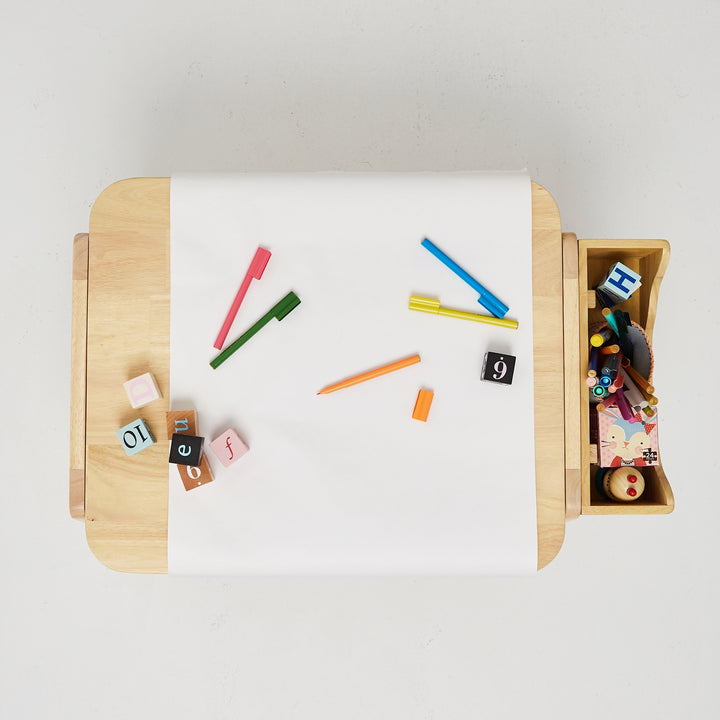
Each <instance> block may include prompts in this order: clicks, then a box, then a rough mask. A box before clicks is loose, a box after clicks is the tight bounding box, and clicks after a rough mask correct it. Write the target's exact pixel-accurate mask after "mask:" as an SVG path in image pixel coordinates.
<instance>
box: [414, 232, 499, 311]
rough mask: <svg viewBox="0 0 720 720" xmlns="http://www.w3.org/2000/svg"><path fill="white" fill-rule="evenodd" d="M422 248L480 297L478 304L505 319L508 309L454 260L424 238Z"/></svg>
mask: <svg viewBox="0 0 720 720" xmlns="http://www.w3.org/2000/svg"><path fill="white" fill-rule="evenodd" d="M420 244H421V245H422V246H423V247H424V248H426V249H427V250H429V251H430V252H431V253H432V254H433V255H434V256H435V257H436V258H437V259H438V260H439V261H440V262H441V263H442V264H443V265H446V266H447V267H449V268H450V269H451V270H452V271H453V272H454V273H455V274H456V275H457V276H458V277H459V278H460V279H461V280H464V281H465V282H466V283H467V284H468V285H469V286H470V287H471V288H472V289H473V290H475V291H476V292H477V293H478V294H479V295H480V297H479V298H478V302H479V303H480V304H481V305H482V306H483V307H484V308H486V309H487V310H489V311H490V312H491V313H492V314H493V315H495V317H499V318H501V317H505V315H506V314H507V311H508V310H509V309H510V308H508V306H507V305H505V304H504V303H501V302H500V301H499V300H498V299H497V298H496V297H495V296H494V295H493V294H492V293H491V292H489V291H488V290H486V289H485V288H484V287H483V286H482V285H481V284H480V283H479V282H478V281H477V280H476V279H475V278H474V277H473V276H472V275H469V274H468V273H466V272H465V270H463V269H462V268H461V267H460V266H459V265H458V264H457V263H456V262H455V261H454V260H451V259H450V258H449V257H448V256H447V255H446V254H445V253H444V252H443V251H442V250H440V248H438V247H437V246H436V245H433V243H431V242H430V240H428V239H427V238H425V239H424V240H423V241H422V243H420Z"/></svg>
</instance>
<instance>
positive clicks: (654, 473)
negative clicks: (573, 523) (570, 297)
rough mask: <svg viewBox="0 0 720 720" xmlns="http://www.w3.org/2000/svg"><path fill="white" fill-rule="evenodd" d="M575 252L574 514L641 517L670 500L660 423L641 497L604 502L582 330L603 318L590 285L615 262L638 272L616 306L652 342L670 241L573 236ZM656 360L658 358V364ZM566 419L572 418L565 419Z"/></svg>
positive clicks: (668, 506) (668, 507)
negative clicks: (633, 287)
mask: <svg viewBox="0 0 720 720" xmlns="http://www.w3.org/2000/svg"><path fill="white" fill-rule="evenodd" d="M577 252H578V264H577V267H578V287H577V290H578V293H577V297H578V317H579V327H578V333H579V338H580V347H579V358H578V359H579V375H580V377H579V383H580V403H579V404H580V408H579V409H580V442H579V445H580V447H579V450H580V486H581V498H580V503H581V507H580V512H581V513H582V514H583V515H643V514H662V513H669V512H672V510H673V507H674V505H675V501H674V498H673V493H672V489H671V488H670V484H669V483H668V480H667V478H666V477H665V473H664V471H663V468H662V427H661V428H660V431H659V445H660V453H659V460H660V464H659V465H656V466H652V467H643V468H642V469H641V470H642V474H643V477H644V478H645V483H646V486H645V492H644V493H643V495H642V496H641V497H640V498H639V499H638V500H636V501H634V502H630V503H620V502H613V501H611V500H608V499H606V498H604V497H602V496H601V495H600V493H598V491H597V489H596V487H595V473H596V471H597V466H596V465H595V464H593V457H594V452H593V450H594V448H591V444H590V412H591V410H592V408H591V404H590V398H589V393H588V392H587V388H586V386H585V379H586V377H587V366H588V357H589V349H588V341H589V333H588V328H589V326H591V325H592V324H594V323H598V322H602V321H603V317H602V314H601V309H602V308H601V306H599V305H598V304H597V303H596V299H595V292H594V291H593V288H594V287H595V286H596V285H598V284H599V283H600V282H601V281H602V279H603V278H604V276H605V274H606V273H607V271H608V269H609V268H610V266H611V265H612V264H613V263H615V262H618V261H619V262H622V263H623V264H625V265H627V267H629V268H630V269H632V270H634V271H635V272H637V273H638V274H639V275H641V276H642V285H641V287H640V288H639V289H638V290H637V291H636V292H635V293H633V295H631V296H630V298H629V299H628V300H626V301H625V302H624V303H622V304H621V305H619V307H620V308H621V309H622V310H624V311H626V312H628V313H629V314H630V317H631V318H632V320H633V321H634V322H636V323H637V324H638V325H640V326H642V327H643V328H644V329H645V333H646V335H647V337H648V340H649V341H650V342H651V343H652V333H653V326H654V324H655V312H656V309H657V298H658V292H659V290H660V283H661V281H662V278H663V275H664V274H665V269H666V268H667V265H668V262H669V260H670V245H669V244H668V242H667V241H666V240H579V241H577ZM662 360H663V359H662V358H659V362H662ZM656 361H658V358H656ZM660 392H662V389H660ZM660 405H662V402H661V403H660ZM660 415H661V416H662V409H660ZM570 422H572V419H571V418H570ZM661 424H662V420H661Z"/></svg>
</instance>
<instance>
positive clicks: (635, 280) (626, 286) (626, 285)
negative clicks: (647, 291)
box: [596, 262, 642, 303]
mask: <svg viewBox="0 0 720 720" xmlns="http://www.w3.org/2000/svg"><path fill="white" fill-rule="evenodd" d="M640 279H641V278H640V275H638V274H637V273H636V272H633V271H632V270H631V269H630V268H629V267H627V266H626V265H623V264H622V263H621V262H616V263H615V264H614V265H613V266H612V267H611V268H610V269H609V270H608V271H607V274H606V275H605V279H604V280H603V281H602V282H601V283H600V284H599V285H598V286H597V288H596V290H599V291H600V292H601V293H604V294H605V295H609V296H610V297H611V299H613V300H615V301H616V302H618V303H620V302H623V301H624V300H627V299H628V298H629V297H630V296H631V295H632V294H633V293H634V292H635V291H636V290H637V289H638V288H639V287H640V285H642V283H641V282H640Z"/></svg>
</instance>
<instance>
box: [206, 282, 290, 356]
mask: <svg viewBox="0 0 720 720" xmlns="http://www.w3.org/2000/svg"><path fill="white" fill-rule="evenodd" d="M299 304H300V298H299V297H298V296H297V295H296V294H295V293H294V292H292V290H291V291H290V292H289V293H288V294H287V295H286V296H285V297H284V298H283V299H282V300H281V301H280V302H279V303H277V305H273V307H272V308H270V310H268V311H267V312H266V313H265V314H264V315H263V316H262V317H261V318H260V319H259V320H258V321H257V322H256V323H255V324H254V325H253V326H252V327H250V328H248V329H247V330H246V331H245V332H244V333H243V334H242V335H241V336H240V337H239V338H238V339H237V340H236V341H235V342H234V343H232V344H231V345H228V346H227V347H226V348H225V349H224V350H223V351H222V352H221V353H220V354H219V355H218V356H217V357H216V358H215V359H214V360H211V361H210V367H212V368H213V369H216V368H217V367H218V366H219V365H222V364H223V363H224V362H225V361H226V360H227V359H228V358H229V357H230V356H231V355H232V354H233V353H234V352H235V351H236V350H238V349H239V348H241V347H242V346H243V345H244V344H245V343H246V342H247V341H248V340H249V339H250V338H251V337H252V336H253V335H254V334H255V333H256V332H258V330H261V329H262V328H264V327H265V325H267V324H268V323H269V322H270V321H271V320H272V319H273V318H277V319H278V320H282V319H283V318H284V317H285V316H286V315H288V314H289V313H290V312H291V311H292V310H294V309H295V308H296V307H297V306H298V305H299Z"/></svg>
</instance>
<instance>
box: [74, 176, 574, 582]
mask: <svg viewBox="0 0 720 720" xmlns="http://www.w3.org/2000/svg"><path fill="white" fill-rule="evenodd" d="M531 193H532V212H533V232H532V243H533V328H534V332H533V349H534V357H535V398H534V417H535V428H536V441H535V458H536V499H537V533H538V563H537V567H538V569H541V568H543V567H545V566H546V565H548V563H550V562H551V561H552V559H553V558H554V557H555V556H556V555H557V553H558V552H559V550H560V548H561V546H562V544H563V540H564V535H565V476H564V473H565V467H564V464H565V463H564V452H565V450H564V413H563V386H562V378H563V353H562V348H563V305H562V303H563V289H562V241H561V229H560V213H559V211H558V207H557V204H556V203H555V200H554V199H553V197H552V196H551V194H550V193H549V192H548V191H547V190H546V189H545V188H544V187H542V186H541V185H539V184H537V183H535V182H532V183H531ZM89 236H90V241H89V256H90V257H89V267H90V269H89V273H88V296H89V297H90V298H92V297H93V291H94V290H95V289H96V288H95V284H94V282H93V280H94V278H93V273H92V263H93V257H94V253H98V255H100V256H101V255H102V254H103V252H104V251H105V246H103V241H106V244H107V247H110V246H112V245H113V243H117V241H118V240H122V241H123V242H124V243H125V244H127V243H128V242H129V241H131V242H133V241H134V242H135V243H136V244H139V245H140V246H142V244H143V243H150V244H152V243H155V244H157V243H158V238H159V239H160V240H161V241H162V239H163V238H164V239H165V241H166V245H167V246H168V247H167V248H166V250H167V251H166V252H160V253H158V254H156V255H154V256H153V258H152V259H153V261H154V262H155V264H156V265H157V267H156V271H157V273H158V276H160V275H162V273H163V272H164V273H165V274H166V275H167V288H166V290H167V295H168V298H167V302H158V303H157V304H156V306H154V307H151V308H149V309H148V318H147V320H148V322H149V323H150V326H151V327H152V332H153V338H154V340H153V345H154V346H159V347H160V350H159V352H160V356H161V357H162V355H163V348H162V346H163V345H164V346H165V352H166V354H167V358H168V360H167V367H166V368H163V369H162V372H160V373H158V374H159V375H160V376H161V379H159V382H160V385H161V392H162V391H163V389H164V392H163V399H162V401H158V402H156V403H154V404H153V405H152V406H148V413H145V414H146V415H147V414H149V413H150V414H154V415H155V416H157V417H156V422H157V418H160V416H161V415H162V417H163V420H162V422H160V423H159V424H158V426H159V427H164V413H165V412H166V411H167V409H168V385H169V342H170V338H169V327H170V323H169V273H170V267H169V238H170V178H128V179H126V180H120V181H118V182H116V183H113V184H112V185H110V186H108V187H107V188H106V189H105V190H104V191H103V192H102V193H101V194H100V195H99V196H98V198H97V200H96V201H95V203H94V205H93V208H92V210H91V213H90V232H89ZM147 262H148V260H147V258H146V259H145V263H144V264H145V265H147ZM155 291H156V292H155V294H156V295H158V296H160V295H161V293H158V292H157V291H158V288H157V287H155ZM92 305H93V303H92V302H90V301H89V303H88V344H89V346H90V345H91V343H92V339H93V338H92V333H93V332H94V331H97V327H98V325H99V323H100V322H101V320H102V318H100V317H93V313H92V307H91V306H92ZM120 340H121V339H120ZM125 345H127V343H125ZM118 347H120V346H119V345H118ZM88 352H89V356H88V372H89V373H92V368H91V367H89V366H90V363H91V360H92V357H91V356H92V350H91V348H90V347H89V349H88ZM106 352H107V348H106ZM161 380H162V382H161ZM92 381H93V378H91V377H90V375H89V376H88V385H89V384H90V383H91V382H92ZM163 386H164V387H163ZM121 389H122V388H121ZM88 396H90V393H88ZM113 400H115V398H113ZM92 403H93V400H92V398H91V397H89V398H88V405H89V407H88V410H89V411H92V410H93V408H92V407H91V406H92ZM150 408H152V410H150ZM118 427H119V426H118ZM167 446H168V443H167V441H166V440H164V438H158V443H157V445H156V446H155V447H153V448H150V449H149V450H146V451H144V452H143V453H141V455H143V456H146V457H145V458H144V462H145V463H146V465H145V466H143V467H148V466H149V467H153V466H155V467H159V466H160V463H162V467H165V466H166V465H167ZM97 454H98V453H96V452H94V449H93V445H92V439H91V437H88V439H87V445H86V512H85V528H86V536H87V541H88V545H89V547H90V549H91V551H92V552H93V554H94V555H95V556H96V557H97V559H98V560H99V561H100V562H101V563H103V564H104V565H106V566H107V567H109V568H111V569H113V570H117V571H121V572H139V573H166V572H167V571H168V556H167V552H168V549H167V527H168V517H167V512H168V510H167V509H168V486H167V474H166V473H164V472H162V473H159V475H160V477H155V476H153V477H152V479H151V480H150V479H148V478H147V477H146V478H144V479H143V482H144V485H143V488H142V512H141V513H138V514H137V516H135V514H133V517H130V518H128V515H129V512H127V510H126V512H125V514H123V501H124V499H126V498H124V495H127V494H128V493H129V494H130V495H131V496H132V492H133V489H132V488H130V489H129V488H127V487H117V486H116V485H114V484H113V483H112V481H111V480H108V479H107V478H106V477H104V476H102V477H101V473H99V472H97V471H96V468H97V467H101V466H100V465H98V462H97V458H95V457H94V456H95V455H97ZM100 462H102V459H101V461H100ZM154 475H158V473H157V472H156V473H154ZM118 505H119V507H118Z"/></svg>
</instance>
